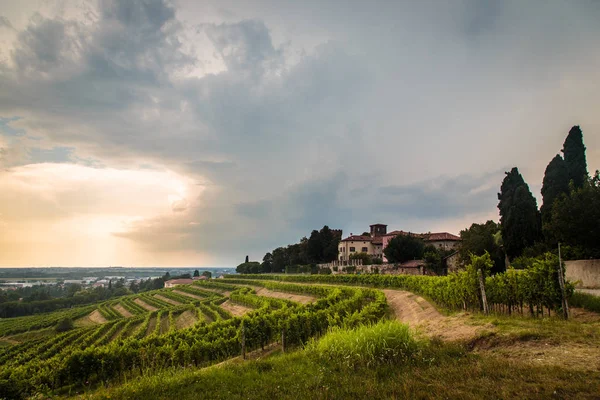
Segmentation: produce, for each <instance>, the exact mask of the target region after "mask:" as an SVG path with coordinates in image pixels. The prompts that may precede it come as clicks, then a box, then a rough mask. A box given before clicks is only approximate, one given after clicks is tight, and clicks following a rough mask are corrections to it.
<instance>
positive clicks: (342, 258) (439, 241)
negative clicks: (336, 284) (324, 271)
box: [338, 224, 461, 265]
mask: <svg viewBox="0 0 600 400" xmlns="http://www.w3.org/2000/svg"><path fill="white" fill-rule="evenodd" d="M370 228H371V230H370V232H371V233H370V234H369V235H353V234H352V233H351V234H350V236H348V237H347V238H345V239H342V240H341V241H340V245H339V248H338V262H339V265H350V264H351V259H350V256H351V255H353V254H357V253H366V254H368V255H370V256H371V257H373V258H379V259H381V260H382V261H383V262H384V263H385V262H387V261H388V260H387V259H386V257H385V253H384V250H385V248H386V247H387V245H388V244H389V243H390V241H391V240H392V239H393V238H395V237H396V236H398V235H411V236H416V237H419V238H421V239H423V241H424V242H425V243H426V244H428V245H433V246H435V247H436V248H439V249H441V250H454V249H455V248H456V247H458V244H459V243H460V241H461V238H460V237H459V236H456V235H453V234H451V233H448V232H435V233H431V232H430V233H414V232H405V231H392V232H389V233H388V232H387V225H385V224H373V225H370Z"/></svg>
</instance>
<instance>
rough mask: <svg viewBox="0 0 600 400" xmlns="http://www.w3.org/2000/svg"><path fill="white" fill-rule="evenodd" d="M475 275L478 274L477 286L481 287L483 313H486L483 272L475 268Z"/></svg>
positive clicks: (486, 304)
mask: <svg viewBox="0 0 600 400" xmlns="http://www.w3.org/2000/svg"><path fill="white" fill-rule="evenodd" d="M477 275H479V288H480V289H481V300H482V302H483V313H484V314H486V315H487V314H488V312H489V310H488V303H487V297H486V295H485V281H484V280H483V272H481V270H480V269H479V270H477Z"/></svg>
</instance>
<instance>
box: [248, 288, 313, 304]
mask: <svg viewBox="0 0 600 400" xmlns="http://www.w3.org/2000/svg"><path fill="white" fill-rule="evenodd" d="M253 289H254V290H256V294H257V295H259V296H265V297H272V298H275V299H282V300H290V301H295V302H297V303H301V304H308V303H312V302H313V301H315V300H316V298H315V297H312V296H307V295H304V294H295V293H287V292H274V291H272V290H269V289H266V288H264V287H260V286H256V287H253Z"/></svg>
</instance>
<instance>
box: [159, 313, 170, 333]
mask: <svg viewBox="0 0 600 400" xmlns="http://www.w3.org/2000/svg"><path fill="white" fill-rule="evenodd" d="M167 332H169V314H168V313H164V314H163V316H162V318H161V319H160V334H161V335H162V334H163V333H167Z"/></svg>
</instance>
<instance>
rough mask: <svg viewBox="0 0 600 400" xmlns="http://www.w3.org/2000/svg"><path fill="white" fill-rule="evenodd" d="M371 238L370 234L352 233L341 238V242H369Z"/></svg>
mask: <svg viewBox="0 0 600 400" xmlns="http://www.w3.org/2000/svg"><path fill="white" fill-rule="evenodd" d="M372 240H373V238H372V237H371V236H361V235H352V236H348V237H347V238H346V239H343V240H341V241H342V242H370V241H372Z"/></svg>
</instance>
